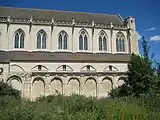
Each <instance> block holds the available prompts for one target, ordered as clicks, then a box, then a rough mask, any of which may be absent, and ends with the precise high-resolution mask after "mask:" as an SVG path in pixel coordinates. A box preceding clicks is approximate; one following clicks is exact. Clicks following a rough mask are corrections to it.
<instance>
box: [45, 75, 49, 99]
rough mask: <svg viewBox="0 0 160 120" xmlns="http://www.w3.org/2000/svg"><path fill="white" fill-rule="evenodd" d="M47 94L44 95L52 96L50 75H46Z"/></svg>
mask: <svg viewBox="0 0 160 120" xmlns="http://www.w3.org/2000/svg"><path fill="white" fill-rule="evenodd" d="M44 80H45V91H44V92H45V93H44V95H45V96H48V95H49V94H50V85H49V84H50V75H49V74H46V75H45V79H44Z"/></svg>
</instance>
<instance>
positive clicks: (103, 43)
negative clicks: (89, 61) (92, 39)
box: [99, 31, 107, 51]
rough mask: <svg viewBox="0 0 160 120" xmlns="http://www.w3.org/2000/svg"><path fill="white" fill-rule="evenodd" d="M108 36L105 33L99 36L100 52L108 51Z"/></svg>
mask: <svg viewBox="0 0 160 120" xmlns="http://www.w3.org/2000/svg"><path fill="white" fill-rule="evenodd" d="M106 38H107V36H106V34H105V33H104V31H101V32H100V34H99V51H107V39H106Z"/></svg>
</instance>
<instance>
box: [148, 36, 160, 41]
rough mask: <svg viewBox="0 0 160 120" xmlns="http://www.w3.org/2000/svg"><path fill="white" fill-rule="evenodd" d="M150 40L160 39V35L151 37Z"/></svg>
mask: <svg viewBox="0 0 160 120" xmlns="http://www.w3.org/2000/svg"><path fill="white" fill-rule="evenodd" d="M150 41H160V35H156V36H152V37H150Z"/></svg>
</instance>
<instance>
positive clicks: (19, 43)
mask: <svg viewBox="0 0 160 120" xmlns="http://www.w3.org/2000/svg"><path fill="white" fill-rule="evenodd" d="M14 48H24V32H23V31H22V30H21V29H18V30H17V31H16V33H15V42H14Z"/></svg>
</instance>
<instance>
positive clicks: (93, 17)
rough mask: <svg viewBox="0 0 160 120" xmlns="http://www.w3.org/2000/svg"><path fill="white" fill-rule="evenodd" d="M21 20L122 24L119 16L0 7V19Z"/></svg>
mask: <svg viewBox="0 0 160 120" xmlns="http://www.w3.org/2000/svg"><path fill="white" fill-rule="evenodd" d="M7 16H10V17H11V18H23V19H30V18H31V16H32V17H33V19H40V20H51V19H52V18H54V20H57V21H72V20H73V19H75V21H76V22H84V23H91V22H92V21H95V23H97V24H110V22H112V23H113V24H115V25H123V24H124V22H123V20H122V19H121V18H120V16H119V15H109V14H97V13H81V12H69V11H56V10H42V9H26V8H12V7H0V17H7Z"/></svg>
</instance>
